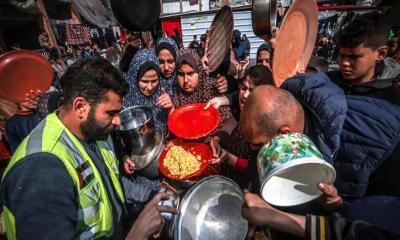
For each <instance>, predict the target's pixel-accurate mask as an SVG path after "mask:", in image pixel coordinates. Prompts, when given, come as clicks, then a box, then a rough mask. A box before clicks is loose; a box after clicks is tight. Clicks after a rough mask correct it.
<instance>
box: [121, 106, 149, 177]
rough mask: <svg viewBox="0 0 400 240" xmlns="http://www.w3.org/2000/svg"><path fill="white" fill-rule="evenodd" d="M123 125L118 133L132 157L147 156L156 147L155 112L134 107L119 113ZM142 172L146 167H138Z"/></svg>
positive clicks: (145, 108) (142, 107)
mask: <svg viewBox="0 0 400 240" xmlns="http://www.w3.org/2000/svg"><path fill="white" fill-rule="evenodd" d="M119 116H120V118H121V125H120V126H118V127H117V133H118V134H119V136H120V137H121V139H122V144H123V145H124V147H125V148H126V149H127V150H128V151H130V154H131V155H145V154H147V153H149V152H150V151H151V150H153V148H154V146H155V145H156V139H155V138H154V132H153V131H152V130H153V129H154V118H153V112H152V111H151V109H150V108H149V107H146V106H134V107H130V108H127V109H124V110H123V111H121V112H120V113H119ZM136 167H137V170H140V169H141V168H142V167H145V166H136Z"/></svg>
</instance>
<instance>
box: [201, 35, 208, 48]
mask: <svg viewBox="0 0 400 240" xmlns="http://www.w3.org/2000/svg"><path fill="white" fill-rule="evenodd" d="M206 41H207V34H201V36H200V42H201V43H202V44H203V45H204V44H206Z"/></svg>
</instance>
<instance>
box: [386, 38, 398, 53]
mask: <svg viewBox="0 0 400 240" xmlns="http://www.w3.org/2000/svg"><path fill="white" fill-rule="evenodd" d="M399 41H400V39H399V37H392V38H391V39H390V40H389V42H388V47H389V50H388V56H389V57H391V56H392V55H393V54H394V53H396V51H397V50H398V49H399Z"/></svg>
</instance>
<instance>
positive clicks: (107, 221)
mask: <svg viewBox="0 0 400 240" xmlns="http://www.w3.org/2000/svg"><path fill="white" fill-rule="evenodd" d="M97 146H98V147H99V149H100V152H101V154H102V157H103V159H104V162H105V165H106V167H107V170H108V172H109V176H110V177H111V182H112V184H113V186H114V189H115V191H116V193H117V195H118V198H119V199H120V200H121V202H124V201H125V200H124V194H123V191H122V187H121V185H120V182H119V180H118V179H119V171H118V161H117V159H116V158H115V155H114V152H113V147H112V143H111V141H110V139H109V140H108V141H99V142H97ZM38 152H46V153H51V154H53V155H55V156H56V157H57V158H58V159H59V160H60V161H61V162H62V163H63V165H64V166H65V168H66V170H67V171H68V173H69V175H70V176H71V179H72V181H73V183H74V185H75V187H76V189H77V192H78V201H79V202H78V206H79V208H78V212H77V215H78V223H77V227H76V229H77V234H78V236H79V239H96V238H104V237H110V236H112V234H113V228H114V227H113V216H112V208H111V202H110V200H109V199H108V195H107V191H106V189H105V186H104V183H103V181H102V179H101V176H100V172H99V171H98V170H97V168H96V166H95V164H94V163H93V161H92V160H91V159H90V157H89V155H88V153H87V152H86V151H85V148H84V147H83V146H82V144H81V143H80V142H79V140H78V139H77V138H76V137H75V136H74V135H73V134H72V133H71V132H70V131H69V130H68V129H67V128H65V126H64V125H63V124H62V123H61V121H60V120H59V119H58V117H57V115H56V114H55V113H53V114H50V115H49V116H48V117H47V118H46V119H45V120H44V121H42V122H41V123H40V124H39V125H38V126H37V127H36V128H35V129H34V130H33V131H32V133H31V134H30V135H29V136H28V137H27V138H25V139H24V141H23V142H22V143H21V145H20V146H19V147H18V149H17V151H16V152H15V154H14V155H13V158H12V159H11V161H10V163H9V165H8V167H7V169H6V171H5V173H4V175H3V179H4V178H5V177H6V176H7V173H8V172H9V171H10V169H12V168H13V166H14V165H15V164H16V163H17V162H19V161H21V160H22V159H24V157H26V156H28V155H31V154H34V153H38ZM4 209H6V207H4ZM7 213H8V219H14V217H13V215H12V212H11V209H10V208H8V209H7ZM6 224H7V226H9V227H10V229H7V231H9V232H10V233H11V234H10V238H9V239H15V237H16V236H15V233H16V227H19V226H15V223H14V222H11V221H7V218H6ZM21 227H22V226H21ZM12 233H13V234H12ZM12 235H14V236H12ZM7 236H8V235H7Z"/></svg>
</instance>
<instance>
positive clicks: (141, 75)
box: [124, 48, 172, 130]
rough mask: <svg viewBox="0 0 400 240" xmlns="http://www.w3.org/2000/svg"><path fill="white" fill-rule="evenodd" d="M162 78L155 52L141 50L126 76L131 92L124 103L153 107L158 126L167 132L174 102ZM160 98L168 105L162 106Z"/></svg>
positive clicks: (126, 104)
mask: <svg viewBox="0 0 400 240" xmlns="http://www.w3.org/2000/svg"><path fill="white" fill-rule="evenodd" d="M160 77H161V72H160V68H159V62H158V59H157V56H156V54H155V52H154V51H152V50H149V49H147V48H142V49H140V50H139V51H138V52H137V53H136V55H135V56H134V58H133V59H132V63H131V66H130V67H129V71H128V74H126V75H125V80H126V81H127V82H128V84H129V87H130V91H129V93H128V95H127V96H126V97H125V100H124V103H125V106H126V107H131V106H136V105H146V106H149V107H151V109H152V111H153V115H154V119H155V123H156V126H157V127H160V128H162V129H163V130H166V123H167V118H168V110H170V109H171V107H172V106H171V105H172V102H171V99H170V98H169V95H168V93H166V90H165V89H164V87H162V86H161V84H160V80H161V79H160ZM164 95H167V96H164ZM163 96H164V97H163ZM160 98H165V99H166V101H167V102H168V104H161V103H160V101H161V100H160Z"/></svg>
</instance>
